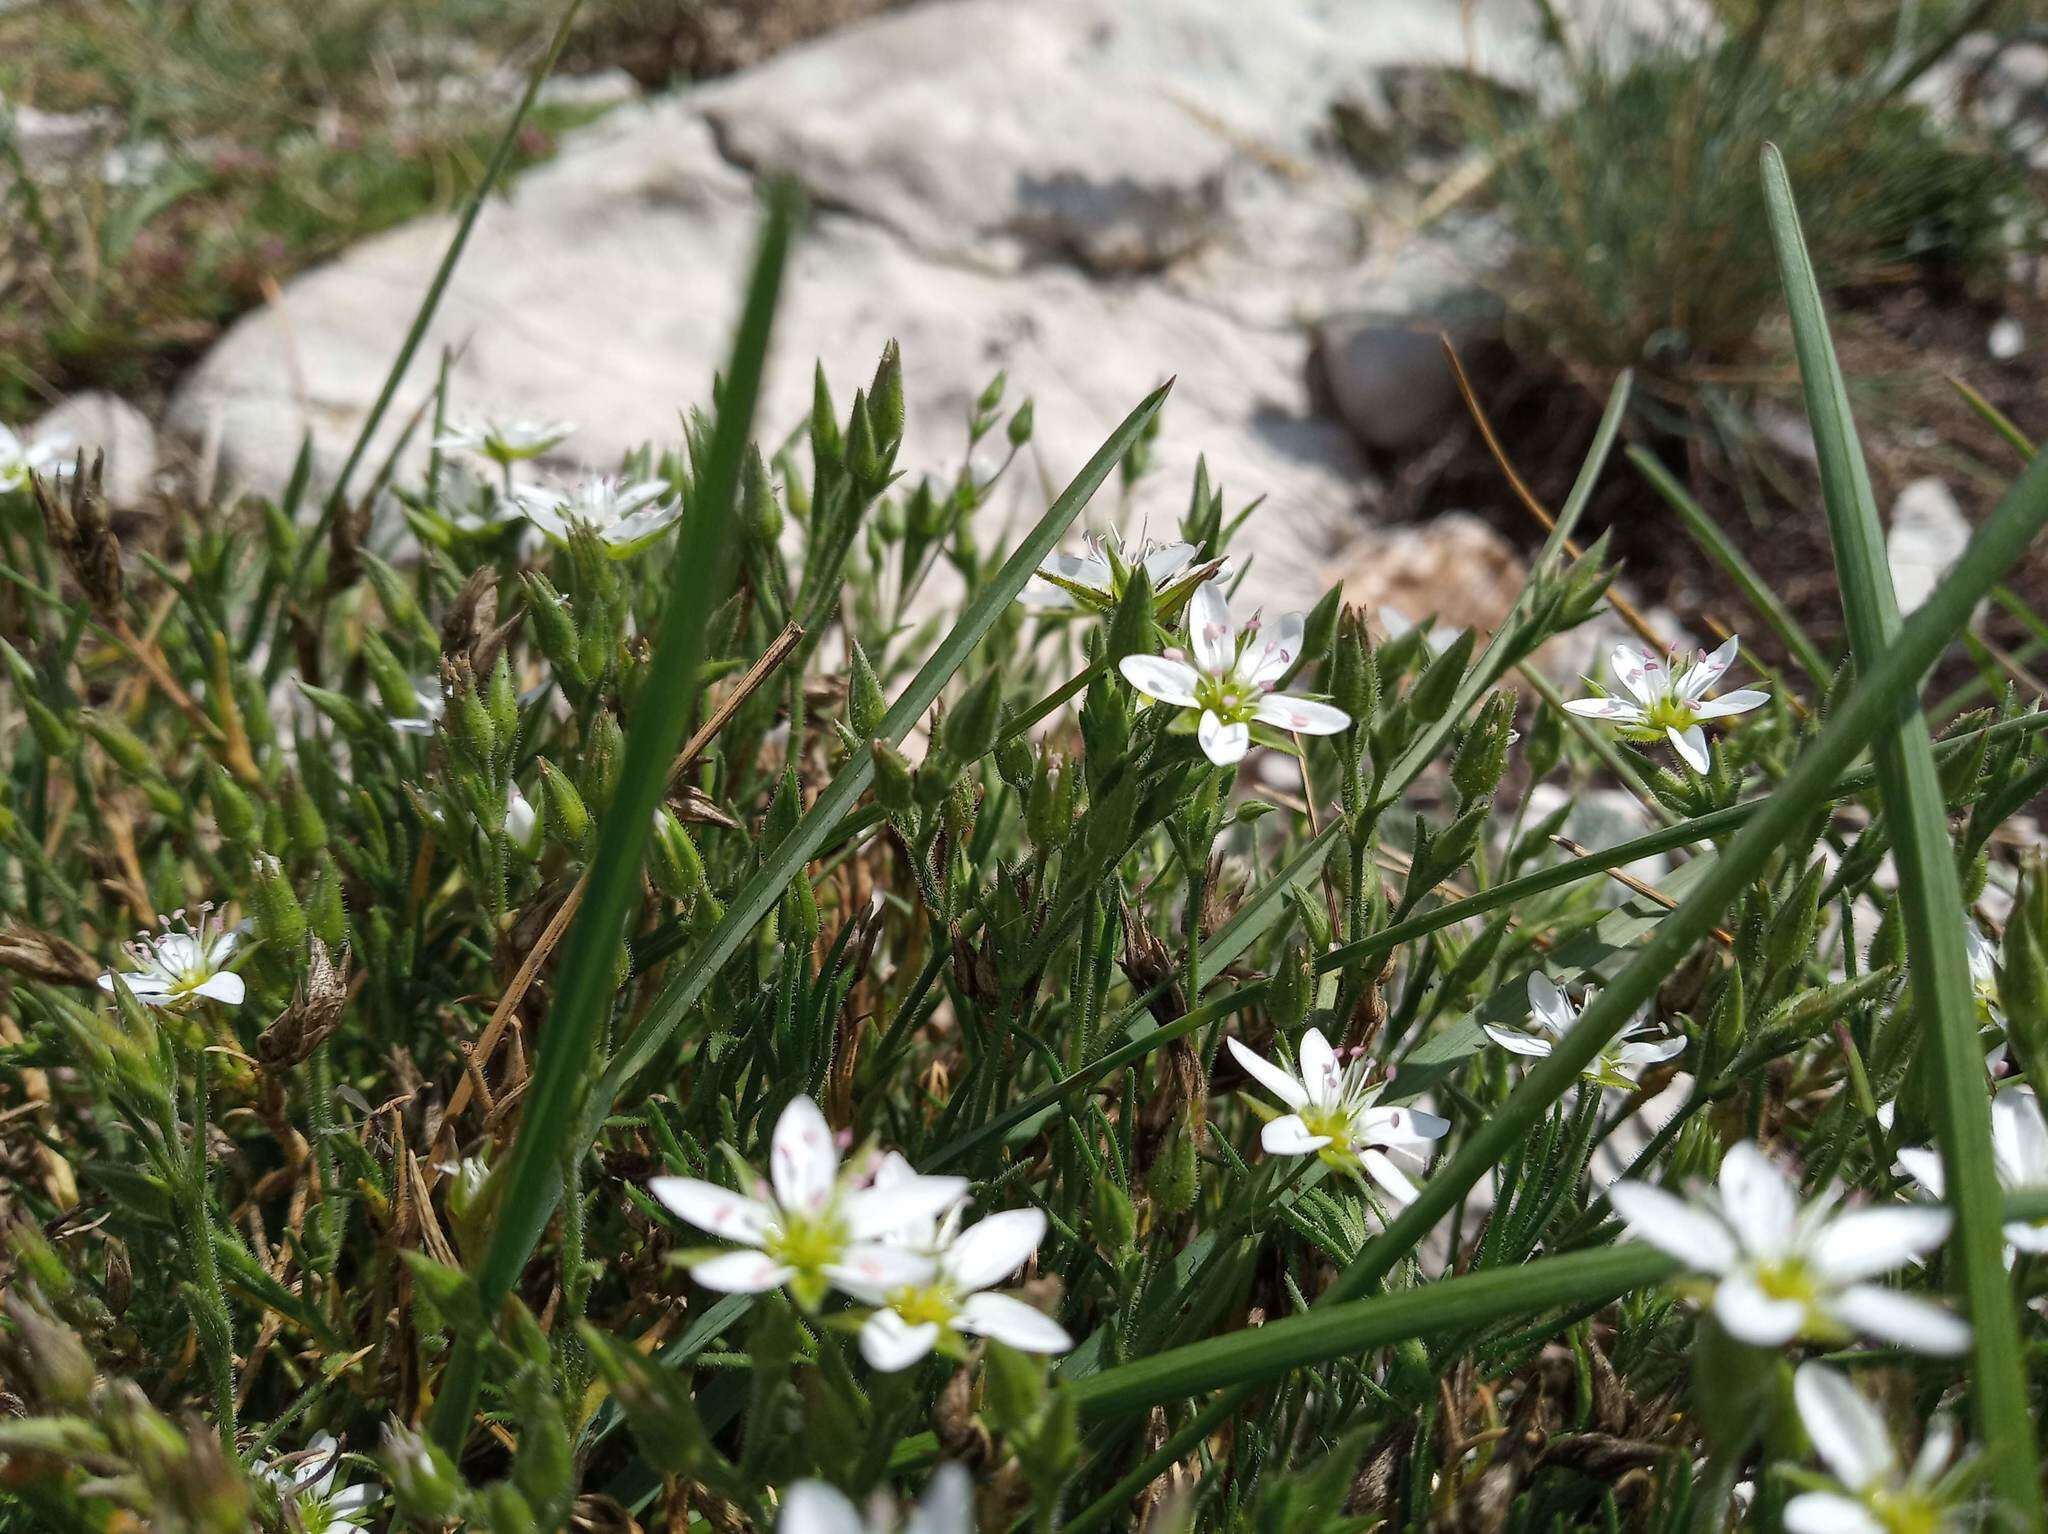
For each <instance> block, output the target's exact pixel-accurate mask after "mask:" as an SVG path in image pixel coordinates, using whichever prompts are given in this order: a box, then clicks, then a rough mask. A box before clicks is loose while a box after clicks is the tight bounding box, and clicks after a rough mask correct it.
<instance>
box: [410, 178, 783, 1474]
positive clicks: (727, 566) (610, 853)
mask: <svg viewBox="0 0 2048 1534" xmlns="http://www.w3.org/2000/svg"><path fill="white" fill-rule="evenodd" d="M796 217H797V199H796V194H795V192H794V190H793V188H791V187H789V186H786V185H785V186H780V187H778V188H776V189H775V190H774V191H773V192H772V193H771V194H770V196H769V199H768V209H767V218H766V220H765V221H764V223H763V225H762V231H761V244H760V249H759V252H758V254H757V255H756V257H755V261H754V271H753V277H752V280H751V281H750V282H749V284H748V288H747V297H746V305H745V308H744V309H743V310H742V312H741V315H740V324H739V331H738V333H737V334H736V335H735V337H734V339H733V350H732V360H731V363H730V365H729V366H728V368H727V369H726V373H725V390H724V394H723V397H722V399H721V402H720V405H719V410H718V418H717V424H716V426H715V428H714V431H713V435H712V439H711V447H710V451H709V453H708V454H707V456H706V462H705V465H704V470H703V473H702V474H701V476H700V477H699V479H698V482H697V494H696V496H695V498H694V500H693V503H692V505H691V507H690V515H689V516H688V517H686V518H685V519H684V521H683V524H682V535H681V536H680V537H679V538H678V539H677V541H676V549H675V555H674V558H673V563H672V566H671V572H672V573H671V576H670V582H669V590H668V598H667V600H666V602H665V603H664V604H663V607H662V613H661V622H660V627H659V629H658V630H657V632H656V634H655V640H654V661H653V669H654V673H655V674H656V675H658V676H694V675H696V674H697V671H698V668H699V667H700V666H701V665H702V664H703V659H704V650H705V634H704V630H705V625H706V623H707V622H708V621H709V619H710V616H711V613H712V610H713V609H714V608H715V607H716V606H717V605H718V603H719V601H720V600H721V599H722V598H723V597H724V595H725V590H726V587H727V586H728V585H729V584H730V580H731V567H732V557H733V550H734V539H733V537H732V531H733V515H732V510H733V501H734V497H735V495H736V494H737V491H738V487H739V477H740V465H741V463H742V460H743V459H744V457H745V454H746V451H747V444H748V442H749V440H750V439H751V436H752V433H753V425H754V405H755V401H756V399H757V398H758V396H759V394H760V388H761V373H762V369H763V367H764V365H765V363H766V359H767V355H768V337H769V331H770V329H771V327H772V324H773V321H774V316H775V306H776V300H777V298H778V296H779V294H780V292H781V288H782V273H783V267H784V264H785V260H786V257H787V255H788V250H789V241H790V236H791V232H792V230H793V228H794V226H795V223H796ZM697 701H698V699H697V697H696V695H695V694H694V693H692V692H691V691H690V690H689V689H687V688H680V687H648V688H643V689H642V690H641V693H640V697H639V703H638V706H637V707H636V708H635V710H634V713H633V721H632V728H631V729H630V730H628V731H627V733H626V749H625V757H624V760H623V761H622V763H621V764H620V768H619V779H618V785H617V787H616V788H615V789H614V790H613V795H612V802H611V807H610V808H609V810H608V811H607V812H606V814H605V816H604V818H603V819H602V820H601V821H600V822H599V824H598V828H597V851H596V855H595V856H594V857H593V859H592V861H591V865H590V875H589V883H588V888H587V892H586V894H585V896H584V899H583V904H582V906H581V907H580V908H579V909H578V910H577V913H576V919H575V922H574V925H572V926H571V927H570V929H569V935H568V937H567V939H566V940H565V941H564V943H563V950H562V966H561V970H560V974H559V977H558V979H557V982H556V990H555V999H554V1004H553V1006H552V1007H551V1008H550V1010H549V1013H548V1020H547V1026H546V1028H545V1030H544V1031H543V1032H542V1033H541V1035H540V1048H539V1053H538V1055H537V1057H536V1059H535V1061H534V1068H533V1081H532V1085H531V1086H530V1087H529V1089H528V1092H527V1097H526V1103H525V1107H524V1110H523V1112H522V1114H521V1118H520V1123H519V1134H518V1138H517V1139H515V1140H514V1141H513V1144H512V1153H511V1157H510V1159H509V1161H508V1162H507V1164H506V1170H505V1185H504V1192H503V1194H502V1196H501V1202H500V1205H499V1211H498V1219H497V1223H496V1225H495V1227H494V1228H493V1229H492V1231H491V1240H490V1244H489V1246H488V1247H486V1249H485V1251H484V1256H483V1261H482V1262H481V1264H480V1265H479V1266H478V1269H477V1272H476V1280H477V1287H478V1289H479V1290H480V1291H481V1293H482V1297H483V1303H484V1306H485V1309H486V1311H487V1312H495V1311H496V1310H497V1308H498V1306H499V1305H500V1304H501V1303H502V1302H503V1301H504V1299H505V1297H506V1296H507V1295H508V1294H510V1293H511V1292H512V1286H513V1285H514V1284H515V1283H516V1282H517V1281H518V1278H519V1274H520V1272H521V1270H522V1269H524V1268H525V1266H526V1259H527V1258H528V1257H529V1256H530V1255H531V1254H532V1252H533V1248H534V1245H535V1243H537V1242H538V1241H539V1240H540V1236H541V1232H542V1231H544V1230H545V1229H546V1228H547V1224H548V1221H549V1219H550V1218H551V1217H552V1216H553V1214H554V1209H555V1204H556V1202H557V1201H558V1200H559V1198H560V1196H561V1168H562V1164H563V1158H564V1157H565V1156H569V1155H576V1154H579V1153H580V1151H581V1149H582V1146H581V1145H580V1144H579V1143H577V1142H575V1141H574V1139H573V1138H572V1137H573V1136H574V1135H575V1134H576V1132H577V1115H576V1108H577V1103H578V1100H579V1098H580V1097H581V1096H582V1095H583V1093H584V1092H585V1090H586V1088H587V1086H588V1074H587V1067H588V1064H589V1062H590V1060H591V1059H592V1057H593V1056H594V1054H595V1052H596V1042H597V1036H598V1028H599V1025H600V1024H601V1023H602V1022H603V1020H604V1017H605V1014H606V1012H607V1010H608V1009H609V1008H610V1005H611V998H612V992H613V983H612V973H613V966H614V964H615V962H616V960H617V957H618V952H619V943H620V940H621V936H622V933H623V930H624V927H625V922H626V916H627V914H628V909H629V907H630V906H631V904H632V903H633V902H634V901H635V900H636V899H637V898H638V891H639V887H640V881H639V877H638V873H639V868H640V861H641V857H642V854H643V853H644V851H645V849H646V842H647V835H648V830H649V827H650V826H651V825H652V823H653V816H654V810H655V806H656V805H657V804H659V803H660V800H661V795H662V790H663V787H664V786H665V784H666V782H667V778H668V768H669V763H670V762H671V761H672V760H673V759H674V757H675V753H676V750H677V748H678V747H679V746H680V745H681V743H682V738H683V731H684V729H685V728H686V727H687V726H688V724H689V721H690V712H691V710H692V708H693V707H695V705H696V703H697ZM476 1356H477V1354H476V1345H475V1343H474V1342H473V1341H472V1340H471V1339H470V1338H469V1337H467V1336H465V1338H464V1339H463V1347H462V1349H461V1351H459V1352H458V1354H457V1357H456V1360H455V1361H453V1362H451V1365H450V1368H449V1371H448V1373H449V1377H448V1378H447V1379H445V1380H444V1382H443V1386H442V1392H441V1398H440V1399H439V1400H438V1401H436V1402H435V1407H434V1418H433V1428H434V1436H435V1438H436V1440H437V1441H439V1442H440V1443H441V1445H442V1446H443V1447H444V1448H446V1449H448V1450H449V1452H450V1453H454V1452H456V1451H457V1450H458V1449H459V1448H460V1446H461V1441H462V1438H463V1436H464V1434H465V1433H466V1432H467V1430H468V1423H469V1416H470V1411H471V1408H472V1406H473V1404H474V1399H475V1386H476V1377H475V1376H476V1367H475V1363H474V1360H475V1358H476Z"/></svg>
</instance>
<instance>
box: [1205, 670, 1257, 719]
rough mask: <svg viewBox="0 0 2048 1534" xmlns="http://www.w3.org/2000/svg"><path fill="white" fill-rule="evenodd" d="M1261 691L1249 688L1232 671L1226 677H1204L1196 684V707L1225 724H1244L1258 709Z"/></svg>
mask: <svg viewBox="0 0 2048 1534" xmlns="http://www.w3.org/2000/svg"><path fill="white" fill-rule="evenodd" d="M1258 701H1259V690H1258V689H1257V688H1256V687H1248V686H1246V685H1245V684H1244V683H1242V682H1240V681H1239V680H1238V679H1237V673H1236V672H1235V671H1232V672H1230V673H1228V674H1226V675H1224V676H1220V677H1218V676H1208V675H1204V676H1203V677H1202V678H1201V679H1200V680H1199V681H1197V682H1196V683H1195V706H1196V707H1197V708H1202V709H1207V710H1208V711H1209V712H1210V713H1212V714H1214V715H1215V716H1216V717H1217V718H1218V719H1221V720H1222V721H1223V722H1224V723H1225V724H1243V723H1245V722H1246V721H1248V720H1249V719H1250V718H1251V717H1252V714H1253V713H1254V712H1255V711H1256V710H1257V708H1258Z"/></svg>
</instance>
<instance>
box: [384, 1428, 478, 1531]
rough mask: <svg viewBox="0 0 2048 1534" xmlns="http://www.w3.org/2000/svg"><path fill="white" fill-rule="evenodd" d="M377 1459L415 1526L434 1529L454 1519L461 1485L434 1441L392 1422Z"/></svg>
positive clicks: (449, 1461)
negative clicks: (421, 1525)
mask: <svg viewBox="0 0 2048 1534" xmlns="http://www.w3.org/2000/svg"><path fill="white" fill-rule="evenodd" d="M378 1457H379V1459H381V1460H382V1462H383V1465H384V1477H385V1479H386V1480H387V1481H389V1482H390V1484H391V1494H392V1496H393V1497H394V1498H395V1499H396V1500H397V1502H398V1505H399V1506H400V1507H401V1508H403V1509H404V1510H405V1512H406V1514H407V1515H408V1516H410V1517H411V1518H412V1519H413V1520H414V1521H415V1522H416V1523H420V1524H424V1525H425V1526H427V1527H429V1528H433V1527H437V1526H439V1525H440V1524H443V1523H446V1522H447V1521H448V1520H449V1519H451V1518H453V1517H454V1516H455V1513H456V1509H457V1506H458V1505H459V1502H460V1499H461V1495H462V1481H461V1478H460V1476H459V1475H458V1474H457V1472H456V1469H455V1464H454V1462H453V1461H452V1460H450V1459H449V1458H448V1456H447V1455H446V1454H445V1453H444V1452H442V1450H441V1449H440V1447H439V1446H438V1445H436V1444H435V1443H434V1442H433V1440H432V1439H430V1438H428V1437H427V1436H426V1435H425V1434H422V1433H415V1432H413V1431H412V1430H411V1429H410V1428H407V1427H405V1426H404V1425H403V1424H401V1423H399V1422H396V1421H393V1422H392V1423H390V1424H389V1425H387V1426H386V1427H385V1429H384V1449H383V1452H382V1454H380V1455H379V1456H378Z"/></svg>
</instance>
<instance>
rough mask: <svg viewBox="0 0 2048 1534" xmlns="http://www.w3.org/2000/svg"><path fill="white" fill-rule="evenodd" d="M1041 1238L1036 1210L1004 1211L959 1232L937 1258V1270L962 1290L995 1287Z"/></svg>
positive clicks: (1040, 1220) (1042, 1225)
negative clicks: (956, 1237) (992, 1285)
mask: <svg viewBox="0 0 2048 1534" xmlns="http://www.w3.org/2000/svg"><path fill="white" fill-rule="evenodd" d="M1044 1239H1045V1215H1044V1213H1043V1212H1042V1211H1040V1210H1037V1209H1005V1210H1003V1211H1002V1213H1000V1214H992V1215H990V1216H989V1217H988V1218H987V1219H985V1220H980V1221H977V1222H976V1223H975V1224H973V1225H970V1226H968V1227H967V1229H965V1230H963V1231H962V1232H961V1233H960V1235H959V1237H958V1239H956V1240H955V1241H954V1242H953V1244H952V1245H951V1246H950V1247H948V1248H947V1249H946V1251H945V1253H944V1254H943V1255H942V1256H941V1257H940V1258H939V1270H940V1271H941V1272H942V1273H944V1274H945V1275H946V1276H947V1277H948V1278H950V1279H952V1280H953V1282H954V1283H955V1284H957V1285H959V1286H960V1288H961V1289H962V1290H968V1291H971V1290H975V1289H986V1288H988V1286H989V1285H991V1284H999V1283H1001V1282H1002V1281H1003V1280H1004V1279H1006V1278H1008V1277H1009V1276H1010V1275H1011V1274H1012V1273H1014V1272H1016V1271H1017V1270H1018V1269H1019V1268H1021V1267H1023V1266H1024V1264H1025V1263H1027V1262H1029V1261H1030V1260H1031V1254H1032V1253H1033V1252H1035V1251H1037V1250H1038V1243H1039V1242H1041V1241H1043V1240H1044Z"/></svg>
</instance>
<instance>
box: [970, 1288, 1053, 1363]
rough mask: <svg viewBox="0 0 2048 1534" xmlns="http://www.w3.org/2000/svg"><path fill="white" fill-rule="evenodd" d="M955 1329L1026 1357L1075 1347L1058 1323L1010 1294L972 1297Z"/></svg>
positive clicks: (973, 1295) (971, 1295)
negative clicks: (990, 1338)
mask: <svg viewBox="0 0 2048 1534" xmlns="http://www.w3.org/2000/svg"><path fill="white" fill-rule="evenodd" d="M953 1325H954V1326H956V1327H957V1328H959V1329H960V1330H961V1331H963V1332H974V1333H976V1334H977V1335H979V1336H983V1337H993V1338H995V1340H996V1341H998V1342H1002V1343H1007V1344H1008V1345H1009V1346H1011V1347H1013V1348H1016V1349H1018V1350H1019V1351H1020V1352H1025V1353H1064V1352H1066V1351H1067V1349H1069V1348H1071V1347H1072V1346H1073V1345H1074V1339H1073V1338H1072V1337H1070V1336H1068V1335H1067V1329H1066V1328H1065V1327H1064V1326H1061V1325H1060V1324H1059V1322H1057V1321H1055V1320H1053V1318H1052V1317H1051V1316H1049V1315H1047V1314H1046V1313H1045V1312H1044V1311H1042V1310H1034V1309H1033V1308H1032V1307H1031V1306H1029V1305H1027V1304H1025V1303H1024V1302H1023V1301H1022V1300H1019V1299H1015V1298H1013V1297H1011V1296H1010V1295H1007V1294H970V1295H969V1296H967V1298H966V1299H965V1300H963V1301H962V1302H961V1305H960V1314H959V1315H958V1316H957V1317H956V1318H955V1319H954V1322H953Z"/></svg>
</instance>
